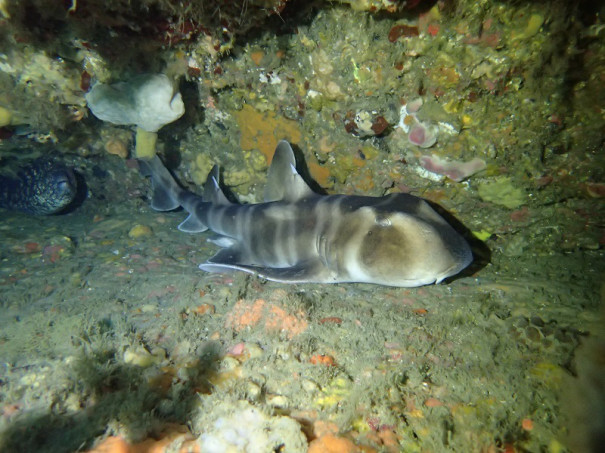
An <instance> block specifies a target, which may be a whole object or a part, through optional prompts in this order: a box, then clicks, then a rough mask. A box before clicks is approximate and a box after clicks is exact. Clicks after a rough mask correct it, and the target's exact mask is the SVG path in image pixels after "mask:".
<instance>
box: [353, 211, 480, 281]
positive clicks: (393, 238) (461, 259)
mask: <svg viewBox="0 0 605 453" xmlns="http://www.w3.org/2000/svg"><path fill="white" fill-rule="evenodd" d="M418 200H419V199H418ZM360 211H361V212H359V214H362V215H360V216H358V222H357V225H355V227H354V230H355V234H354V235H352V236H351V237H350V241H349V244H348V245H349V247H348V253H347V255H348V256H347V259H346V260H344V262H343V264H344V265H345V266H346V267H347V270H348V272H349V274H350V275H351V276H352V277H354V278H353V279H354V280H355V281H366V282H370V283H379V284H383V285H389V286H402V287H412V286H419V285H426V284H431V283H439V282H440V281H442V280H443V279H445V278H446V277H449V276H451V275H454V274H457V273H458V272H460V271H461V270H462V269H464V268H465V267H466V266H468V265H469V264H470V262H471V261H472V253H471V250H470V247H469V245H468V244H467V242H466V241H465V240H464V239H463V238H462V236H460V235H459V234H458V233H457V232H456V231H455V230H454V229H453V228H452V227H451V226H450V225H449V224H448V223H447V222H445V220H444V219H443V218H442V217H441V216H439V215H438V214H437V213H436V212H435V211H433V209H432V208H431V207H430V206H429V205H428V204H427V203H425V202H424V201H421V200H419V204H418V206H417V209H416V212H415V213H409V212H402V211H380V210H376V209H374V208H372V207H364V208H361V209H360Z"/></svg>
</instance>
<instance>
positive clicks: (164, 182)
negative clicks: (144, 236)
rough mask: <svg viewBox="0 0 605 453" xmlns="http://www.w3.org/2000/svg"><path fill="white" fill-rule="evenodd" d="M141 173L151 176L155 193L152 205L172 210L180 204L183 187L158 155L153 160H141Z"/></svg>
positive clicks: (156, 207) (163, 209)
mask: <svg viewBox="0 0 605 453" xmlns="http://www.w3.org/2000/svg"><path fill="white" fill-rule="evenodd" d="M139 166H140V168H141V173H142V174H143V175H145V176H151V188H152V190H153V195H152V198H151V207H152V208H153V209H155V210H156V211H171V210H173V209H176V208H178V207H179V206H180V202H179V194H180V192H182V190H183V189H181V188H180V187H179V185H178V184H177V183H176V181H175V180H174V178H173V177H172V175H171V174H170V172H169V171H168V169H167V168H166V167H165V166H164V164H163V163H162V161H161V160H160V158H159V157H158V156H157V155H156V156H154V158H153V159H151V160H139Z"/></svg>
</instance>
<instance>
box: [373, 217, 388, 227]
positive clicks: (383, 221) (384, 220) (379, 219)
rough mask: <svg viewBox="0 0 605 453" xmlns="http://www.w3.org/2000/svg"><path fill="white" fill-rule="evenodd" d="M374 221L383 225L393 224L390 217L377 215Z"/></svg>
mask: <svg viewBox="0 0 605 453" xmlns="http://www.w3.org/2000/svg"><path fill="white" fill-rule="evenodd" d="M374 221H375V222H376V225H378V226H381V227H388V226H391V219H389V218H388V217H383V216H376V218H375V219H374Z"/></svg>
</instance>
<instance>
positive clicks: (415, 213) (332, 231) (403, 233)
mask: <svg viewBox="0 0 605 453" xmlns="http://www.w3.org/2000/svg"><path fill="white" fill-rule="evenodd" d="M144 165H147V166H149V168H148V170H149V172H150V173H151V176H152V187H153V198H152V203H151V206H152V208H153V209H155V210H158V211H168V210H172V209H175V208H178V207H179V206H182V207H183V208H184V209H185V210H186V211H187V212H188V213H189V217H187V219H186V220H185V221H184V222H182V223H181V224H180V225H179V227H178V228H179V230H181V231H184V232H189V233H198V232H202V231H206V230H207V229H210V230H212V231H213V232H215V233H217V234H218V235H220V236H219V238H218V239H215V240H212V242H214V243H215V244H217V245H219V246H220V247H222V249H221V250H219V251H218V253H216V255H214V256H213V257H212V258H210V259H208V261H206V262H205V263H202V264H201V265H200V269H202V270H204V271H207V272H229V271H234V270H237V271H244V272H248V273H252V274H256V275H258V276H260V277H263V278H265V279H267V280H273V281H277V282H284V283H303V282H315V283H339V282H364V283H375V284H380V285H388V286H401V287H413V286H420V285H427V284H431V283H439V282H441V281H442V280H443V279H444V278H447V277H449V276H452V275H455V274H457V273H458V272H460V271H461V270H462V269H464V268H465V267H467V266H468V265H469V264H470V263H471V261H472V253H471V249H470V247H469V245H468V244H467V242H466V241H465V240H464V238H463V237H462V236H460V235H459V234H458V233H457V232H456V231H455V230H454V229H453V228H452V227H451V226H450V225H449V224H448V223H447V222H446V221H445V219H444V218H443V217H441V216H440V215H439V214H438V213H437V212H435V211H434V210H433V209H432V208H431V207H430V206H429V204H428V203H427V202H426V201H424V200H423V199H421V198H418V197H415V196H413V195H409V194H403V193H397V194H391V195H387V196H384V197H366V196H349V195H319V194H317V193H315V192H313V191H312V190H311V189H310V188H309V186H308V185H307V184H306V183H305V182H304V180H303V178H302V177H301V176H300V175H299V173H298V172H297V171H296V167H295V165H296V161H295V158H294V153H293V151H292V148H291V147H290V144H289V143H288V142H286V141H281V142H280V143H279V144H278V146H277V148H276V150H275V155H274V157H273V160H272V163H271V166H270V168H269V173H268V182H267V186H266V187H265V193H264V202H263V203H258V204H246V205H242V204H237V203H231V202H230V201H228V200H227V198H226V196H225V195H224V193H223V191H222V190H221V188H220V187H219V184H218V167H216V166H215V167H214V168H213V169H212V171H211V172H210V174H209V175H208V179H207V181H206V184H205V186H204V194H203V196H199V195H196V194H194V193H193V192H190V191H188V190H186V189H183V188H182V187H180V186H179V185H178V184H177V183H176V181H175V180H174V178H173V177H172V175H171V174H170V173H169V172H168V170H167V169H166V168H165V167H164V165H163V164H162V162H161V160H160V159H159V158H158V157H157V156H156V157H155V158H154V159H153V160H151V161H149V162H146V163H145V164H144Z"/></svg>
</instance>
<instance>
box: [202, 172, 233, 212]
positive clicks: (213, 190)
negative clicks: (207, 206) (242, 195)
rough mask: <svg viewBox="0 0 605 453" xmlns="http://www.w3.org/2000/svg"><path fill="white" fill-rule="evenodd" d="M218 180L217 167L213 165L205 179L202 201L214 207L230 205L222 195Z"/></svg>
mask: <svg viewBox="0 0 605 453" xmlns="http://www.w3.org/2000/svg"><path fill="white" fill-rule="evenodd" d="M218 179H219V174H218V165H215V166H214V167H212V170H210V173H208V177H207V178H206V184H204V196H203V197H202V198H203V199H204V201H206V202H209V203H212V204H216V205H226V204H231V202H230V201H229V200H228V199H227V197H226V196H225V194H224V193H223V190H222V189H221V188H220V186H219V184H218Z"/></svg>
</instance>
